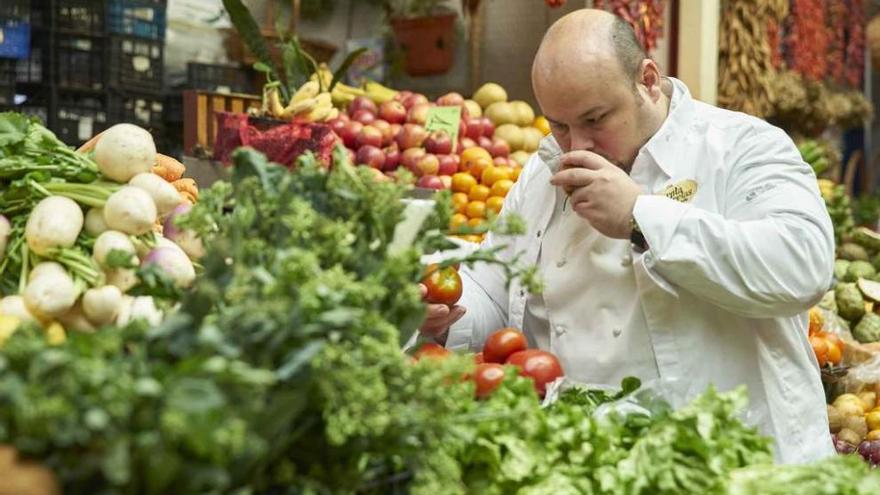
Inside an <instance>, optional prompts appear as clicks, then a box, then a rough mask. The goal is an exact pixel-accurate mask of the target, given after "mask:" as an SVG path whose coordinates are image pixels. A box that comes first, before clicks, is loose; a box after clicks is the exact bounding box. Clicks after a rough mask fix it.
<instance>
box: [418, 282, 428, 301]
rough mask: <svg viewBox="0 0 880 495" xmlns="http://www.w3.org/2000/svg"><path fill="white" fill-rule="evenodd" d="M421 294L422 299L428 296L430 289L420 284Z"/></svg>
mask: <svg viewBox="0 0 880 495" xmlns="http://www.w3.org/2000/svg"><path fill="white" fill-rule="evenodd" d="M419 292H421V293H422V299H424V298H425V296H427V295H428V287H427V286H425V284H419Z"/></svg>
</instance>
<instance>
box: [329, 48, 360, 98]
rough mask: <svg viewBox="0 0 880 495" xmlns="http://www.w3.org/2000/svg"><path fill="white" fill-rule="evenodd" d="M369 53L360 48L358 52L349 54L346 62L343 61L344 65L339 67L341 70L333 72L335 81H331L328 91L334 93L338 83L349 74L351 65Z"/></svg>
mask: <svg viewBox="0 0 880 495" xmlns="http://www.w3.org/2000/svg"><path fill="white" fill-rule="evenodd" d="M366 51H367V49H366V48H358V49H357V50H355V51H353V52H351V53H349V54H348V56H347V57H345V60H343V61H342V64H340V65H339V68H337V69H336V71H335V72H333V80H331V81H330V87H329V88H327V91H333V88H335V87H336V83H338V82H339V81H340V80H341V79H342V78H343V77H345V75H346V74H347V73H348V68H349V67H351V64H353V63H354V62H355V60H357V59H358V57H360V56H361V55H363V54H364V53H365V52H366Z"/></svg>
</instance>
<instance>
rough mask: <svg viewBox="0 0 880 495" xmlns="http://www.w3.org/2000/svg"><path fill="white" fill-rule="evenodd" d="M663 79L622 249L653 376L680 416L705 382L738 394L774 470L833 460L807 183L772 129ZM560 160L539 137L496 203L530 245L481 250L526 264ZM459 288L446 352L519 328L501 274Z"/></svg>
mask: <svg viewBox="0 0 880 495" xmlns="http://www.w3.org/2000/svg"><path fill="white" fill-rule="evenodd" d="M670 81H671V82H672V84H673V87H674V90H673V95H672V98H671V102H670V109H669V115H668V116H667V118H666V120H665V121H664V123H663V125H662V126H661V127H660V129H659V130H658V131H657V133H656V134H655V135H654V136H653V137H652V138H651V139H650V140H649V141H648V142H647V143H646V144H645V145H644V146H643V147H642V149H641V150H640V152H639V155H638V157H637V160H647V161H648V162H649V163H651V164H652V165H653V166H654V167H656V168H657V169H659V173H657V174H655V175H656V179H655V180H653V181H650V186H649V187H650V190H651V192H652V193H654V194H652V195H647V194H646V195H642V196H640V197H639V199H638V200H637V201H636V204H635V209H634V211H633V215H634V217H635V219H636V221H637V222H638V224H639V226H640V228H641V230H642V232H643V233H644V236H645V238H646V240H647V243H648V246H649V249H648V250H647V251H645V252H643V253H640V252H638V251H637V250H635V249H633V250H632V256H633V263H634V270H635V275H636V285H637V287H638V298H639V301H640V304H641V306H642V309H643V311H644V315H645V318H646V321H647V325H648V330H649V334H650V338H651V345H652V347H653V350H654V355H655V357H656V362H657V367H658V371H659V375H660V377H661V378H662V379H672V380H678V381H680V382H683V383H684V384H685V385H686V386H684V387H681V388H682V390H680V391H678V392H676V393H675V396H671V397H667V399H668V400H669V401H670V402H671V403H672V405H673V406H674V407H680V406H682V405H684V403H685V402H686V401H687V400H689V399H691V398H693V397H694V396H695V395H697V394H699V393H702V392H703V391H705V390H706V388H707V387H708V386H709V385H710V384H714V385H715V386H716V387H717V388H719V389H720V390H729V389H732V388H735V387H737V386H739V385H746V386H747V387H748V391H749V399H750V401H749V406H748V408H747V411H746V413H745V417H744V418H745V420H746V421H747V422H749V423H751V424H754V425H756V426H757V427H758V428H759V429H760V430H761V431H762V433H764V434H766V435H769V436H771V437H773V438H774V439H775V453H776V459H777V461H779V462H784V463H799V462H808V461H812V460H815V459H820V458H823V457H826V456H829V455H832V454H833V452H834V450H833V447H832V444H831V439H830V435H829V433H828V418H827V414H826V407H825V399H824V394H823V391H822V386H821V381H820V374H819V368H818V364H817V362H816V359H815V356H814V355H813V353H812V350H811V348H810V345H809V343H808V341H807V317H806V313H805V312H806V310H807V309H808V308H809V307H810V306H812V305H813V304H815V303H816V302H818V300H819V299H820V298H821V296H822V294H823V292H824V291H825V290H826V289H827V288H828V287H829V285H830V283H831V276H832V266H833V259H834V239H833V234H832V226H831V221H830V219H829V217H828V213H827V211H826V210H825V205H824V203H823V201H822V199H821V197H820V195H819V191H818V187H817V185H816V177H815V175H814V174H813V172H812V170H811V169H810V167H809V166H808V165H807V164H806V163H804V161H803V160H802V159H801V156H800V154H799V153H798V151H797V148H796V147H795V146H794V144H793V143H792V141H791V139H790V138H789V137H788V136H787V135H786V134H785V133H784V132H783V131H781V130H780V129H778V128H776V127H773V126H771V125H769V124H767V123H766V122H764V121H762V120H760V119H757V118H754V117H751V116H748V115H745V114H742V113H737V112H731V111H727V110H723V109H719V108H716V107H713V106H710V105H707V104H704V103H702V102H699V101H697V100H694V99H693V98H692V97H691V95H690V92H689V91H688V89H687V87H686V86H685V85H684V83H682V82H681V81H678V80H676V79H673V78H670ZM560 153H561V151H560V149H559V146H558V144H557V143H556V142H555V141H554V140H553V138H552V137H547V138H545V139H544V140H543V141H542V142H541V147H540V149H539V150H538V153H536V154H535V155H533V157H532V158H531V159H530V160H529V162H528V163H527V164H526V166H525V168H524V170H523V172H522V176H521V177H520V179H519V180H518V181H517V183H516V184H515V185H514V187H513V188H512V190H511V191H510V194H508V196H507V198H506V199H505V201H504V207H503V210H502V216H504V215H506V214H511V213H513V214H517V215H519V216H521V217H522V218H523V219H524V220H525V222H526V225H527V234H526V235H524V236H519V237H513V238H499V237H498V236H496V235H494V234H490V235H488V236H487V238H486V240H485V241H484V242H485V245H487V246H489V247H491V246H493V245H502V244H506V245H507V247H506V248H505V249H504V250H503V251H502V252H501V256H502V257H509V258H511V259H512V258H513V257H514V256H515V255H516V254H517V253H520V254H521V255H522V258H521V261H523V262H526V263H532V264H534V263H535V262H536V260H537V258H538V253H539V251H540V250H541V247H542V242H543V240H544V234H545V231H546V228H547V225H548V222H549V220H550V217H551V215H552V212H553V205H554V203H555V197H556V188H554V187H553V186H551V185H550V183H549V181H550V177H551V176H552V174H553V171H554V170H556V169H558V167H559V163H558V157H559V155H560ZM633 172H634V179H636V181H637V182H640V183H641V180H640V178H639V177H635V175H636V173H637V170H634V171H633ZM685 180H693V181H695V182H696V184H697V192H696V194H695V195H694V197H693V198H692V199H691V200H690V201H689V202H686V203H683V202H679V201H675V200H673V199H669V198H667V197H665V196H663V195H662V193H663V191H664V190H665V189H666V187H667V186H670V185H674V184H678V183H681V182H682V181H685ZM646 184H647V183H646ZM543 275H544V283H545V285H548V286H553V285H555V284H557V283H559V282H558V280H556V278H555V277H556V276H557V275H554V274H553V273H549V274H543ZM558 276H567V275H566V274H565V273H561V274H559V275H558ZM462 278H463V284H464V294H463V296H462V299H461V304H463V305H465V306H466V308H467V313H466V314H465V316H464V317H463V318H462V319H461V320H459V321H458V322H457V323H456V324H455V325H453V326H452V328H451V329H450V331H449V335H448V337H447V341H446V345H447V347H448V348H451V349H459V348H468V347H469V348H471V349H478V348H479V347H480V346H481V345H482V343H483V341H484V340H485V338H486V336H487V335H488V334H489V333H490V332H492V331H494V330H496V329H498V328H501V327H505V326H512V327H515V328H522V326H523V315H524V309H525V304H526V300H527V298H528V294H527V293H526V291H525V289H524V288H523V287H522V285H520V284H519V282H518V281H513V282H512V283H511V284H510V285H509V287H507V286H506V280H505V276H504V272H503V270H501V269H500V268H499V267H498V266H497V265H492V264H478V265H476V266H475V267H474V268H473V269H467V268H463V270H462ZM584 283H585V284H587V283H589V281H588V280H585V281H584ZM620 296H621V297H631V295H630V294H621V295H620ZM556 339H557V341H558V346H559V347H564V348H569V347H576V346H578V345H581V346H588V345H589V343H583V342H581V343H579V342H577V340H574V338H573V337H572V334H571V333H564V334H562V335H556ZM590 351H591V349H589V348H585V349H584V351H583V352H582V353H581V354H582V355H583V358H582V360H581V361H578V360H572V361H571V362H569V363H568V369H567V370H566V372H567V373H571V374H574V375H577V374H578V370H577V367H578V366H579V363H581V362H582V363H584V364H583V366H589V359H590V356H591V354H590Z"/></svg>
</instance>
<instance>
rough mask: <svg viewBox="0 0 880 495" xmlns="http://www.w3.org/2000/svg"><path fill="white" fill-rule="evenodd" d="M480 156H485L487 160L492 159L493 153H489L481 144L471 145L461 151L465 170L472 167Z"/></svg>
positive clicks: (462, 164)
mask: <svg viewBox="0 0 880 495" xmlns="http://www.w3.org/2000/svg"><path fill="white" fill-rule="evenodd" d="M478 158H484V159H486V160H487V161H489V162H491V161H492V155H491V154H489V152H488V151H486V150H485V149H484V148H480V147H479V146H473V147H470V148H468V149H466V150H464V151H462V152H461V166H462V168H463V169H465V170H470V169H471V164H472V163H473V162H475V161H476V160H477V159H478ZM475 177H479V175H475Z"/></svg>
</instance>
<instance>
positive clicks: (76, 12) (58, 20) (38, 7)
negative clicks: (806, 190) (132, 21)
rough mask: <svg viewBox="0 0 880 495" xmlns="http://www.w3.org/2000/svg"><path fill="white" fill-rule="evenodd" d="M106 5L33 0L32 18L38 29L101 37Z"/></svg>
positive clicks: (97, 0) (71, 0) (82, 0)
mask: <svg viewBox="0 0 880 495" xmlns="http://www.w3.org/2000/svg"><path fill="white" fill-rule="evenodd" d="M3 1H6V0H3ZM104 5H105V0H32V1H31V11H30V16H31V21H32V22H33V25H34V26H35V27H38V28H43V29H55V30H58V31H60V32H64V33H68V34H71V33H75V34H82V35H101V34H104V18H105V16H106V13H105V10H104Z"/></svg>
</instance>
